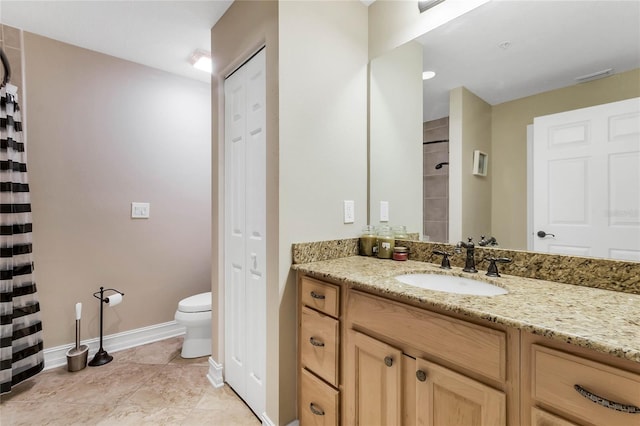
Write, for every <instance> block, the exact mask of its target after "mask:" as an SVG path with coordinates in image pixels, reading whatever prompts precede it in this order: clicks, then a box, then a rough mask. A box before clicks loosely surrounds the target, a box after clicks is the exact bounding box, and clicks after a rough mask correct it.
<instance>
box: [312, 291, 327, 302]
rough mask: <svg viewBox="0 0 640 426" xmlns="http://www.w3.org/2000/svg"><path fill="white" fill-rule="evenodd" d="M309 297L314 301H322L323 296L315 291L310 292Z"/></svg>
mask: <svg viewBox="0 0 640 426" xmlns="http://www.w3.org/2000/svg"><path fill="white" fill-rule="evenodd" d="M311 297H313V298H314V299H319V300H324V294H318V293H316V292H315V291H312V292H311Z"/></svg>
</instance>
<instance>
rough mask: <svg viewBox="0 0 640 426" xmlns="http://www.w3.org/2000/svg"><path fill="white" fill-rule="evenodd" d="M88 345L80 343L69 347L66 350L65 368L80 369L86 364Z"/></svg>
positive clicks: (70, 369)
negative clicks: (77, 345) (74, 346)
mask: <svg viewBox="0 0 640 426" xmlns="http://www.w3.org/2000/svg"><path fill="white" fill-rule="evenodd" d="M88 355H89V346H87V345H81V346H80V347H78V348H71V349H69V350H68V351H67V370H69V371H72V372H73V371H80V370H82V369H83V368H85V367H86V366H87V356H88Z"/></svg>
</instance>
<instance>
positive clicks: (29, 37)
mask: <svg viewBox="0 0 640 426" xmlns="http://www.w3.org/2000/svg"><path fill="white" fill-rule="evenodd" d="M24 50H25V71H26V74H25V75H26V82H27V84H26V97H27V108H26V114H27V116H28V120H27V130H28V141H27V152H28V155H29V161H28V166H29V177H30V183H31V190H32V204H33V221H34V256H35V274H36V275H35V276H36V282H37V285H38V290H39V296H40V303H41V307H42V317H43V329H44V342H45V347H52V346H57V345H62V344H69V343H72V342H73V341H74V330H75V329H74V320H75V313H74V305H75V303H76V302H82V303H83V321H82V337H83V338H84V339H88V338H91V337H96V336H98V334H99V302H98V301H97V299H95V298H94V297H93V296H92V294H93V292H95V291H98V289H99V286H101V285H102V286H105V287H114V288H117V289H119V290H120V291H123V292H124V293H125V298H124V301H123V302H122V304H120V305H119V306H117V307H114V308H107V309H106V311H105V315H104V319H105V324H104V333H105V335H108V334H113V333H118V332H123V331H126V330H131V329H135V328H139V327H144V326H150V325H154V324H158V323H163V322H167V321H172V320H173V317H174V313H175V310H176V308H177V305H178V302H179V300H180V299H182V298H184V297H187V296H190V295H193V294H196V293H199V292H203V291H207V290H208V289H209V287H210V286H209V282H210V278H209V277H210V274H211V272H210V271H211V269H210V268H211V265H210V262H209V259H210V238H209V235H210V222H209V216H210V198H209V197H210V194H211V190H210V165H209V161H208V158H209V150H210V146H209V140H210V133H209V132H210V130H209V110H210V103H209V96H210V88H209V85H207V84H204V83H200V82H196V81H193V80H189V79H185V78H181V77H177V76H174V75H172V74H168V73H166V72H162V71H158V70H155V69H152V68H148V67H145V66H142V65H138V64H134V63H131V62H127V61H124V60H120V59H116V58H113V57H111V56H106V55H103V54H100V53H97V52H92V51H89V50H85V49H81V48H78V47H75V46H71V45H68V44H65V43H61V42H58V41H54V40H51V39H47V38H44V37H40V36H37V35H34V34H30V33H25V34H24ZM132 201H145V202H150V203H151V218H150V219H147V220H140V219H138V220H133V219H131V218H130V212H131V204H130V203H131V202H132ZM106 349H107V350H108V348H106Z"/></svg>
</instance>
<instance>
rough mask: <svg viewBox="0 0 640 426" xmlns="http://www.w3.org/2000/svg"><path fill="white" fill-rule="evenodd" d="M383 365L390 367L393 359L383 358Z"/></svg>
mask: <svg viewBox="0 0 640 426" xmlns="http://www.w3.org/2000/svg"><path fill="white" fill-rule="evenodd" d="M384 365H386V366H387V367H391V366H392V365H393V358H391V357H390V356H385V357H384Z"/></svg>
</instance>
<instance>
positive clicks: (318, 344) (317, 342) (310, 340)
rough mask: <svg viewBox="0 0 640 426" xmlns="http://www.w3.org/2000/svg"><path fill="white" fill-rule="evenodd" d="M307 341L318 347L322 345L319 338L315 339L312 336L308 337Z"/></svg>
mask: <svg viewBox="0 0 640 426" xmlns="http://www.w3.org/2000/svg"><path fill="white" fill-rule="evenodd" d="M309 343H311V344H312V345H313V346H318V347H322V346H324V342H321V341H320V340H316V339H315V338H314V337H309Z"/></svg>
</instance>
